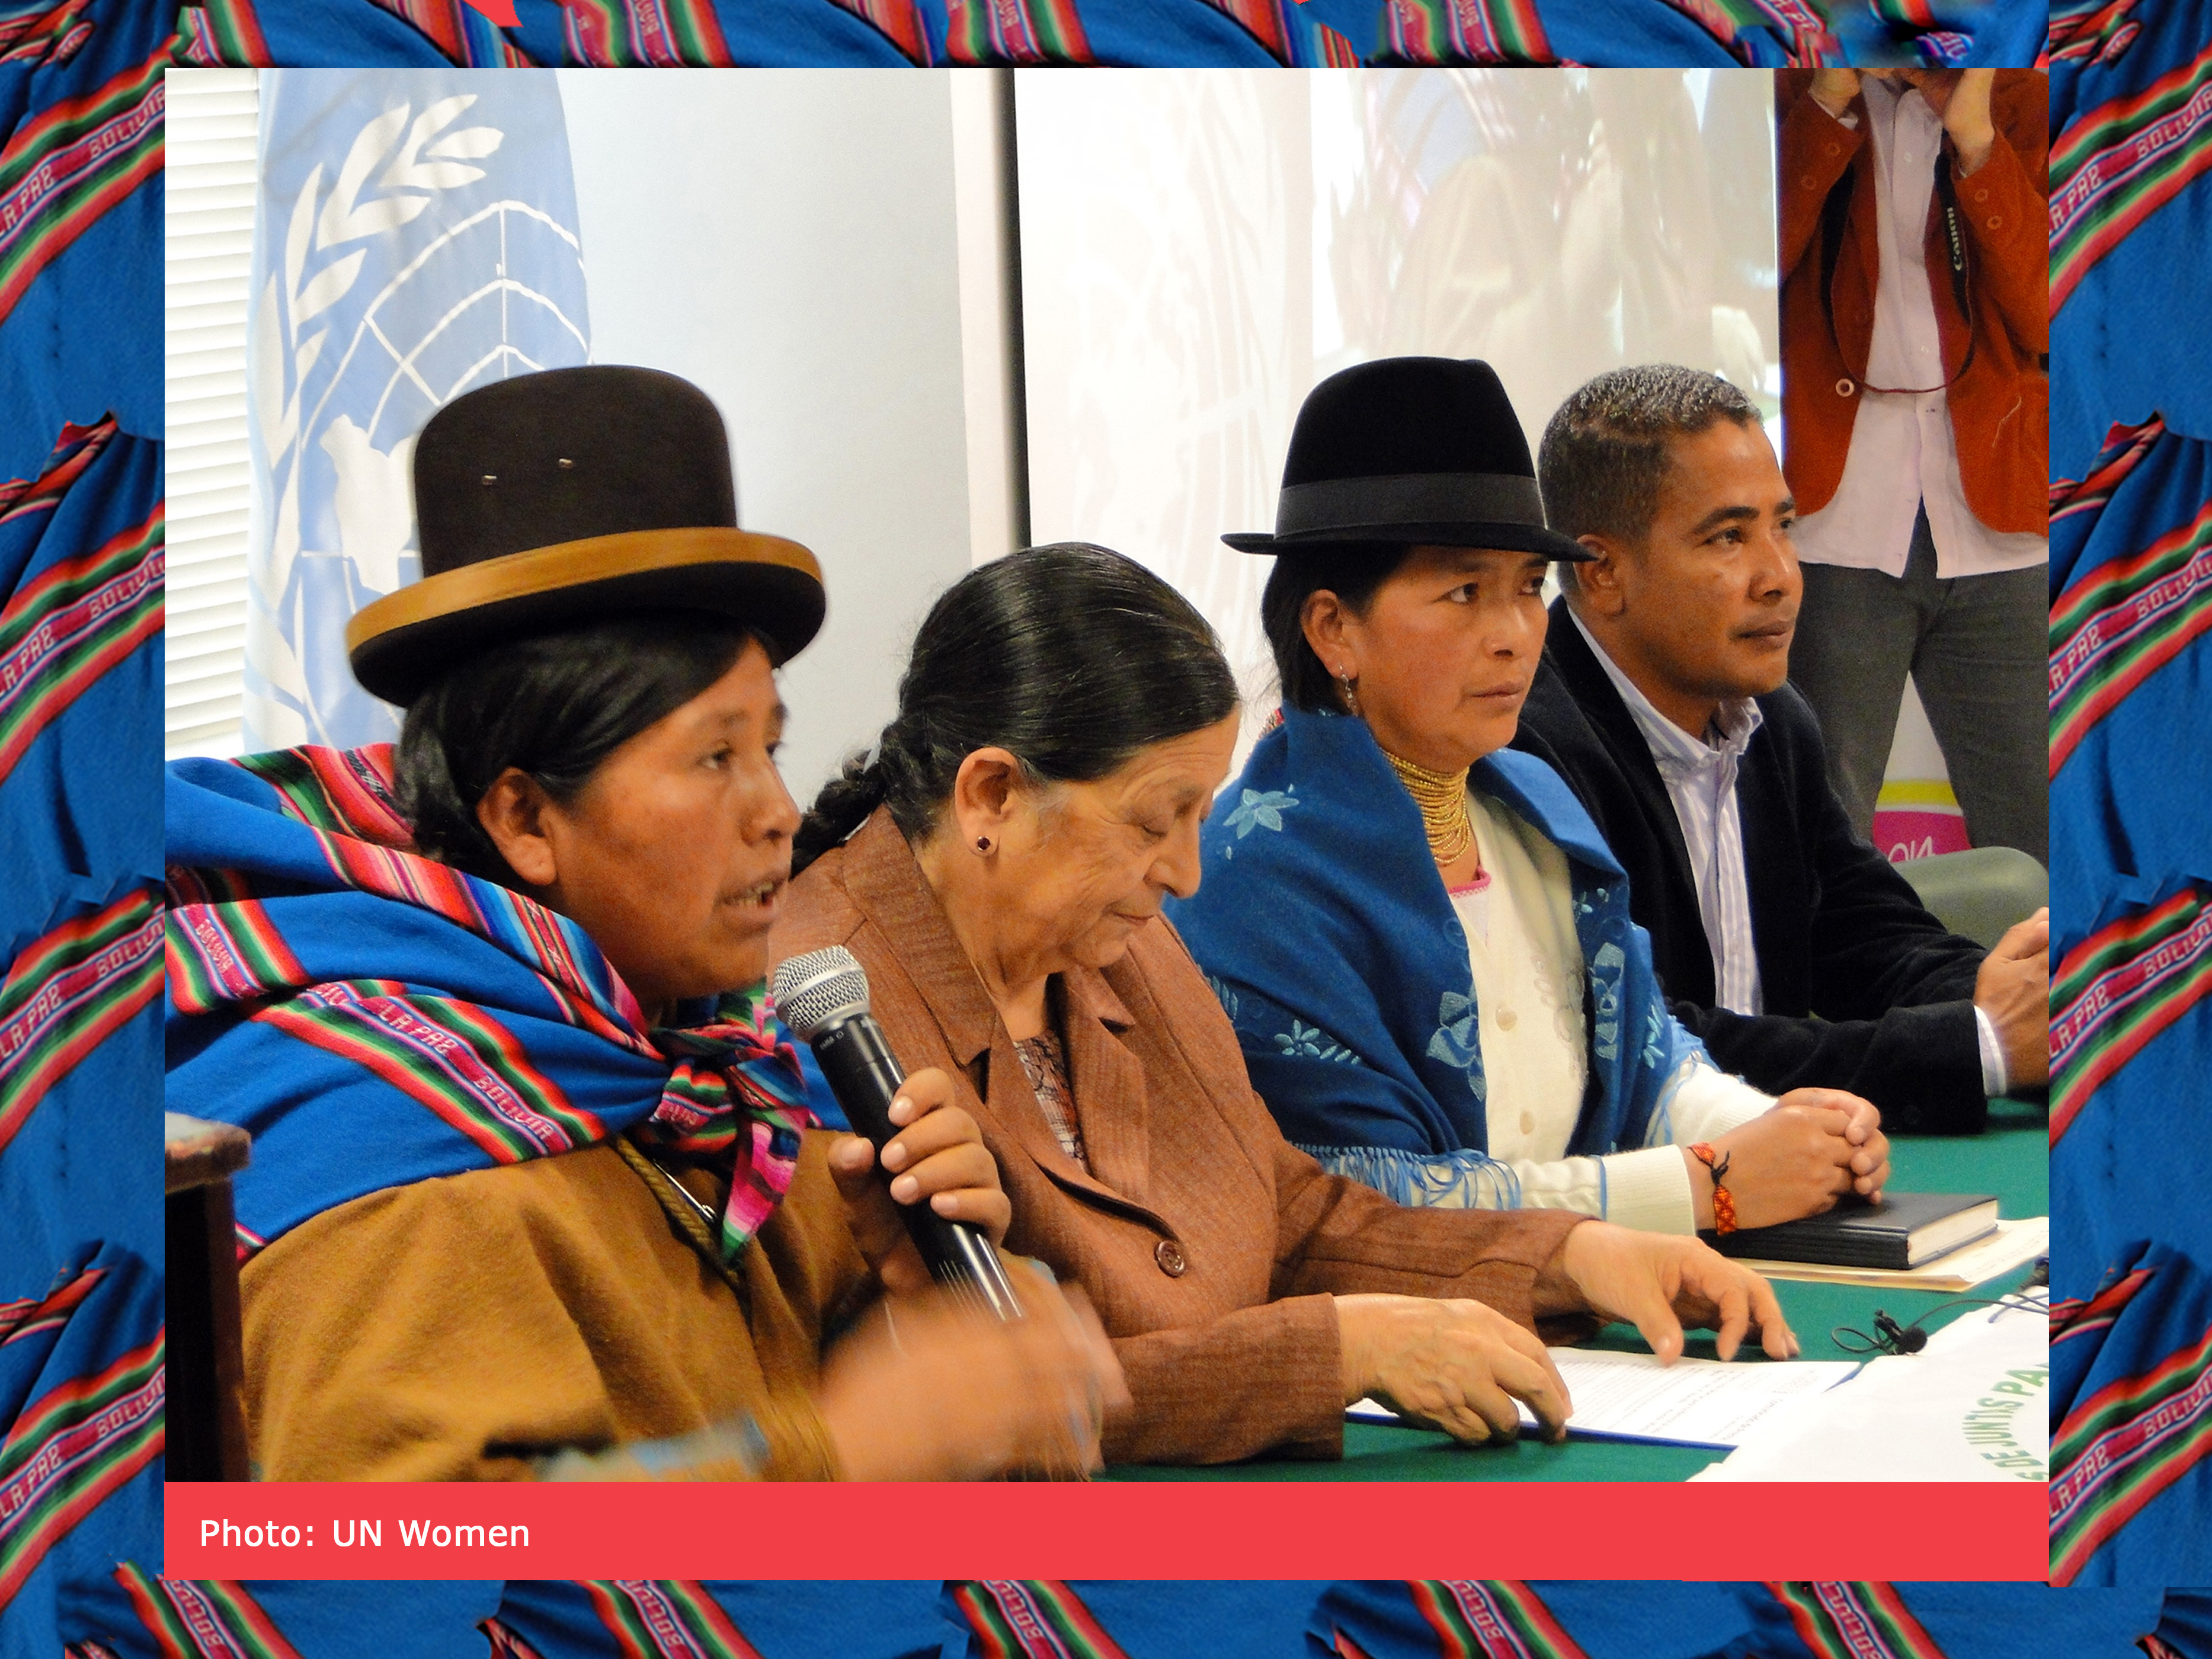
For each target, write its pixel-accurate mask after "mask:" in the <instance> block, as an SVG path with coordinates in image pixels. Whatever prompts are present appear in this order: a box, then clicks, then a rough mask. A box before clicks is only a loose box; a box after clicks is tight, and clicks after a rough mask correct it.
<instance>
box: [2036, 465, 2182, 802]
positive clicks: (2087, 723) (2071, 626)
mask: <svg viewBox="0 0 2212 1659" xmlns="http://www.w3.org/2000/svg"><path fill="white" fill-rule="evenodd" d="M2206 629H2212V501H2208V502H2207V503H2205V505H2204V506H2203V507H2200V508H2199V509H2198V510H2197V513H2195V514H2194V515H2193V516H2192V517H2191V518H2190V519H2189V520H2187V521H2186V522H2185V523H2183V524H2180V525H2178V526H2175V527H2174V528H2173V529H2172V530H2169V531H2167V532H2166V533H2165V534H2164V535H2162V536H2160V537H2159V538H2157V539H2156V540H2155V541H2154V542H2152V543H2151V544H2150V545H2149V546H2148V547H2146V548H2145V549H2143V550H2142V552H2140V553H2138V554H2136V555H2135V556H2133V557H2131V558H2125V559H2115V560H2112V562H2109V563H2106V564H2101V565H2099V566H2098V567H2096V568H2095V569H2094V571H2093V572H2092V573H2091V574H2090V575H2089V576H2088V577H2087V579H2086V580H2082V581H2080V582H2077V583H2075V585H2074V586H2071V587H2069V588H2068V589H2067V590H2066V591H2065V592H2063V593H2061V594H2060V595H2059V596H2058V598H2057V599H2056V600H2054V601H2053V602H2052V604H2051V776H2052V777H2054V778H2055V777H2057V775H2058V773H2059V770H2060V769H2061V768H2063V766H2064V765H2065V764H2066V763H2067V761H2068V760H2069V759H2070V758H2071V757H2072V756H2073V754H2074V751H2075V750H2076V749H2078V748H2079V747H2080V746H2081V740H2082V739H2083V738H2085V737H2087V735H2088V733H2089V730H2090V728H2091V727H2092V726H2095V725H2096V723H2097V722H2098V721H2099V720H2102V719H2104V717H2105V716H2106V714H2110V713H2111V712H2112V710H2113V709H2114V708H2118V706H2119V705H2120V703H2121V702H2124V700H2125V699H2126V698H2127V696H2128V695H2129V693H2130V692H2132V691H2133V690H2135V689H2136V687H2137V686H2139V685H2141V684H2142V683H2143V681H2145V680H2146V679H2148V678H2150V677H2151V675H2153V674H2154V673H2156V672H2157V671H2159V670H2160V668H2162V667H2164V666H2165V665H2166V664H2167V663H2169V662H2171V661H2172V660H2173V659H2174V658H2175V657H2177V656H2179V654H2180V653H2182V652H2183V651H2184V650H2185V649H2186V648H2187V647H2188V646H2189V643H2190V641H2192V640H2194V639H2196V638H2197V636H2198V635H2201V634H2203V632H2204V631H2205V630H2206Z"/></svg>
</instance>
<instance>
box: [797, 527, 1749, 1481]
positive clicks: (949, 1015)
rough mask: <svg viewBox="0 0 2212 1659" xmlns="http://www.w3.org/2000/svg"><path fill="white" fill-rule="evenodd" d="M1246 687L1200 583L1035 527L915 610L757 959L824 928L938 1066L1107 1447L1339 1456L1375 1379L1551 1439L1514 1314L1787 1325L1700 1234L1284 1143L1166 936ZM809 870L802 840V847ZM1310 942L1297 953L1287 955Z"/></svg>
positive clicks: (1114, 1455) (1143, 1455)
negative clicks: (883, 710)
mask: <svg viewBox="0 0 2212 1659" xmlns="http://www.w3.org/2000/svg"><path fill="white" fill-rule="evenodd" d="M1236 738H1237V686H1236V682H1235V680H1234V679H1233V678H1232V677H1231V674H1230V671H1229V667H1228V665H1227V664H1226V662H1225V661H1224V660H1223V659H1222V655H1221V651H1220V647H1219V646H1218V643H1217V642H1216V641H1215V640H1214V637H1213V635H1212V630H1211V629H1208V628H1207V627H1206V623H1205V621H1204V619H1203V618H1201V617H1200V616H1199V615H1198V613H1197V612H1196V611H1194V610H1193V609H1192V607H1191V606H1190V605H1189V603H1188V601H1187V600H1185V599H1183V598H1182V596H1181V595H1179V594H1177V593H1176V592H1175V591H1174V590H1173V589H1172V588H1170V586H1168V585H1167V584H1166V583H1164V582H1163V581H1161V580H1159V579H1158V577H1156V576H1154V575H1152V574H1150V573H1149V572H1147V571H1146V570H1145V569H1144V568H1142V567H1141V566H1139V565H1138V564H1137V563H1135V562H1133V561H1132V560H1129V559H1126V558H1123V557H1121V556H1120V555H1119V554H1115V553H1111V552H1109V551H1107V550H1105V549H1103V548H1097V547H1085V546H1078V545H1066V546H1055V547H1041V548H1033V549H1030V550H1028V551H1025V552H1021V553H1016V554H1012V555H1010V556H1007V557H1006V558H1004V559H1000V560H998V561H997V562H994V563H991V564H988V565H985V566H983V567H981V568H979V569H976V570H974V571H971V572H969V574H967V575H966V576H963V578H961V580H959V581H957V582H956V583H955V584H953V586H952V587H951V589H950V590H949V591H948V592H946V593H945V595H944V597H943V598H942V599H939V601H938V603H937V605H935V606H934V607H933V609H932V611H930V613H929V616H928V617H927V620H926V621H925V622H924V623H922V625H921V633H920V634H919V635H917V637H916V638H915V646H914V653H913V656H912V658H911V659H909V661H908V666H907V671H906V673H905V676H904V678H902V681H901V682H900V686H899V709H898V716H897V718H896V720H893V721H892V722H891V723H890V726H887V727H886V728H885V729H884V733H883V736H882V739H881V742H880V744H878V748H877V750H876V753H875V755H874V756H873V757H872V758H868V757H859V758H856V759H855V761H854V763H852V764H851V765H850V766H849V767H848V772H847V775H846V776H845V777H844V778H843V779H842V780H840V781H837V782H836V783H834V784H832V785H831V786H830V787H829V788H828V789H826V790H824V791H823V793H822V795H821V797H820V798H819V799H817V801H816V803H815V806H814V810H813V811H812V812H811V813H810V814H809V815H808V817H807V821H806V823H805V826H804V827H803V828H802V829H800V831H799V859H798V860H797V862H798V863H799V865H800V866H802V868H801V872H800V874H799V877H798V878H797V879H796V880H794V881H793V884H792V892H791V901H790V905H789V908H788V910H787V915H786V916H785V918H784V920H783V921H781V923H779V924H778V927H777V933H776V939H775V954H776V955H777V956H779V957H790V956H795V955H798V954H799V953H800V952H803V951H814V950H818V949H822V948H824V947H826V946H829V945H843V946H845V947H846V948H847V949H848V950H850V951H852V952H853V954H854V956H855V957H858V958H859V959H860V963H861V965H862V966H863V967H864V968H865V969H866V970H867V975H868V982H869V987H870V992H871V1000H872V1004H873V1006H874V1011H875V1013H876V1016H877V1018H878V1020H879V1021H880V1022H881V1024H882V1025H883V1028H884V1033H885V1035H886V1036H888V1037H889V1039H890V1044H891V1047H892V1048H893V1049H894V1050H895V1051H896V1053H897V1054H899V1055H900V1056H901V1057H902V1059H903V1060H905V1061H906V1063H907V1064H908V1065H910V1066H931V1067H933V1068H936V1069H938V1070H939V1071H940V1072H942V1073H945V1075H947V1076H948V1077H949V1078H950V1079H951V1084H952V1088H953V1091H954V1093H953V1099H954V1100H955V1101H956V1102H957V1103H958V1104H959V1105H960V1106H962V1107H964V1108H965V1109H966V1110H967V1111H968V1113H969V1115H971V1116H972V1117H973V1118H974V1119H975V1121H977V1122H978V1123H980V1124H981V1127H982V1132H983V1137H984V1141H985V1144H986V1145H987V1146H988V1147H989V1148H990V1150H991V1152H993V1153H994V1155H995V1156H996V1158H997V1159H998V1162H999V1167H1000V1178H1001V1179H1002V1180H1003V1181H1004V1182H1005V1183H1006V1190H1007V1193H1008V1194H1009V1196H1010V1197H1011V1198H1012V1203H1013V1220H1012V1226H1011V1228H1010V1230H1009V1231H1008V1233H1007V1243H1008V1244H1009V1246H1010V1247H1011V1248H1012V1249H1016V1250H1018V1251H1020V1252H1022V1253H1024V1254H1025V1255H1032V1256H1036V1257H1038V1258H1041V1259H1042V1261H1045V1262H1046V1263H1047V1264H1048V1265H1049V1266H1050V1267H1051V1268H1052V1269H1053V1271H1054V1273H1057V1274H1058V1275H1059V1277H1060V1279H1061V1280H1062V1281H1063V1282H1067V1281H1071V1280H1072V1281H1073V1282H1075V1283H1077V1284H1079V1285H1081V1286H1082V1287H1083V1289H1084V1290H1085V1291H1087V1292H1088V1293H1089V1296H1090V1298H1091V1303H1092V1304H1093V1305H1094V1306H1096V1307H1097V1310H1098V1312H1099V1315H1100V1317H1101V1318H1102V1319H1103V1322H1104V1324H1105V1327H1106V1329H1107V1332H1108V1334H1109V1335H1110V1336H1111V1337H1112V1339H1113V1341H1114V1346H1115V1352H1116V1353H1117V1354H1118V1355H1119V1357H1120V1359H1121V1366H1122V1370H1123V1371H1124V1373H1125V1374H1126V1376H1127V1380H1128V1387H1129V1395H1130V1401H1129V1404H1128V1405H1127V1407H1126V1408H1125V1409H1117V1410H1111V1411H1109V1413H1108V1414H1107V1419H1106V1436H1105V1447H1106V1455H1107V1457H1108V1459H1109V1462H1160V1463H1202V1462H1226V1461H1228V1460H1231V1459H1234V1458H1240V1457H1249V1456H1252V1455H1255V1454H1257V1453H1261V1452H1264V1451H1267V1450H1270V1449H1285V1450H1287V1451H1289V1452H1291V1453H1293V1454H1296V1455H1306V1456H1334V1455H1337V1454H1338V1452H1339V1451H1340V1449H1341V1447H1342V1443H1343V1423H1344V1408H1345V1407H1346V1405H1347V1404H1348V1403H1350V1402H1351V1401H1355V1400H1358V1399H1359V1398H1360V1397H1361V1396H1362V1395H1369V1394H1375V1395H1385V1396H1387V1397H1389V1399H1391V1400H1393V1401H1396V1402H1397V1404H1398V1405H1399V1406H1401V1407H1403V1408H1405V1409H1406V1410H1407V1411H1408V1412H1410V1413H1413V1414H1415V1415H1417V1416H1419V1417H1420V1418H1422V1419H1425V1420H1427V1421H1430V1422H1433V1423H1435V1424H1437V1425H1439V1426H1441V1427H1443V1428H1445V1429H1447V1430H1449V1431H1450V1432H1452V1433H1453V1434H1455V1435H1457V1436H1459V1437H1461V1438H1462V1439H1468V1440H1483V1439H1487V1438H1490V1437H1493V1436H1495V1437H1504V1438H1508V1439H1510V1438H1511V1437H1513V1436H1514V1434H1515V1433H1516V1422H1517V1419H1516V1409H1515V1405H1514V1401H1515V1400H1516V1398H1518V1399H1519V1400H1522V1401H1526V1402H1527V1403H1528V1406H1529V1407H1530V1409H1531V1410H1532V1411H1533V1412H1534V1413H1535V1415H1536V1417H1537V1419H1538V1420H1539V1421H1540V1422H1541V1424H1542V1425H1543V1426H1544V1429H1545V1431H1546V1432H1547V1434H1553V1435H1556V1434H1559V1433H1560V1432H1562V1428H1561V1425H1562V1424H1563V1422H1564V1420H1565V1416H1566V1413H1567V1411H1568V1409H1569V1401H1568V1399H1567V1394H1566V1389H1565V1386H1564V1385H1563V1384H1562V1383H1561V1382H1560V1380H1559V1374H1558V1372H1557V1370H1556V1369H1555V1368H1554V1367H1553V1364H1552V1361H1551V1358H1550V1357H1549V1355H1548V1354H1547V1352H1545V1348H1544V1345H1543V1343H1542V1342H1541V1340H1539V1338H1538V1336H1537V1334H1536V1331H1537V1327H1538V1322H1539V1321H1541V1320H1547V1319H1550V1320H1552V1321H1553V1326H1552V1329H1553V1334H1555V1335H1556V1334H1560V1333H1561V1332H1562V1331H1563V1330H1564V1329H1565V1328H1571V1327H1574V1326H1576V1325H1577V1324H1578V1325H1579V1328H1581V1329H1583V1330H1587V1328H1588V1317H1587V1316H1589V1315H1591V1314H1596V1315H1598V1316H1602V1317H1607V1318H1619V1319H1626V1320H1630V1321H1632V1322H1635V1323H1636V1324H1637V1325H1638V1326H1639V1327H1640V1328H1642V1329H1643V1331H1644V1334H1646V1335H1647V1336H1648V1337H1649V1338H1650V1340H1651V1341H1652V1343H1653V1345H1654V1346H1656V1347H1658V1348H1660V1349H1661V1350H1662V1352H1667V1351H1671V1350H1678V1349H1679V1347H1680V1343H1681V1340H1682V1336H1681V1328H1680V1321H1682V1320H1688V1321H1691V1322H1710V1323H1715V1324H1717V1325H1719V1326H1720V1327H1721V1330H1722V1338H1721V1340H1722V1346H1723V1348H1726V1349H1729V1350H1732V1349H1733V1347H1734V1345H1735V1342H1736V1341H1738V1340H1741V1338H1742V1337H1743V1336H1744V1335H1745V1334H1746V1332H1747V1330H1748V1329H1751V1328H1757V1329H1758V1330H1759V1332H1760V1333H1761V1334H1762V1335H1763V1337H1764V1340H1765V1345H1766V1347H1767V1349H1768V1351H1769V1352H1772V1353H1776V1354H1782V1353H1785V1352H1790V1348H1791V1346H1792V1339H1791V1337H1790V1331H1789V1328H1788V1326H1787V1325H1786V1324H1784V1322H1783V1319H1782V1316H1781V1314H1780V1311H1779V1310H1778V1308H1777V1307H1776V1305H1775V1302H1774V1297H1773V1293H1772V1292H1771V1291H1770V1290H1769V1289H1768V1287H1767V1286H1766V1285H1765V1282H1764V1281H1762V1280H1761V1279H1759V1278H1758V1277H1757V1276H1756V1275H1755V1274H1753V1273H1749V1272H1747V1271H1746V1270H1745V1269H1743V1268H1741V1267H1736V1266H1735V1264H1733V1263H1731V1262H1729V1261H1724V1260H1723V1259H1722V1258H1721V1257H1720V1256H1718V1255H1716V1254H1714V1253H1713V1252H1712V1251H1711V1250H1710V1249H1706V1248H1705V1246H1704V1245H1702V1244H1699V1243H1697V1242H1695V1241H1694V1240H1691V1239H1668V1238H1660V1237H1655V1236H1652V1235H1649V1234H1638V1233H1632V1232H1629V1231H1626V1230H1624V1229H1621V1228H1619V1227H1613V1226H1608V1225H1605V1224H1603V1223H1601V1222H1596V1221H1588V1220H1585V1218H1583V1217H1580V1216H1575V1215H1569V1214H1565V1213H1561V1212H1548V1213H1545V1212H1517V1213H1508V1214H1498V1213H1496V1212H1480V1211H1459V1212H1448V1211H1442V1210H1413V1209H1407V1208H1402V1207H1401V1206H1397V1205H1395V1204H1393V1203H1391V1202H1390V1201H1389V1200H1388V1199H1386V1198H1384V1197H1383V1195H1382V1194H1379V1193H1377V1192H1376V1191H1375V1190H1374V1189H1373V1188H1369V1187H1365V1186H1362V1185H1361V1184H1359V1183H1358V1182H1354V1181H1350V1180H1347V1179H1346V1178H1344V1177H1343V1176H1335V1175H1331V1174H1329V1173H1328V1172H1327V1171H1325V1170H1323V1169H1322V1167H1321V1166H1320V1165H1319V1164H1316V1162H1315V1161H1314V1160H1313V1159H1312V1158H1309V1157H1308V1156H1306V1155H1305V1154H1304V1153H1303V1152H1299V1151H1297V1149H1296V1148H1295V1147H1292V1146H1290V1145H1289V1144H1288V1143H1287V1142H1285V1140H1284V1139H1283V1137H1282V1134H1281V1133H1280V1132H1279V1130H1278V1129H1277V1128H1276V1127H1275V1124H1274V1121H1273V1119H1272V1118H1271V1117H1269V1115H1268V1114H1267V1105H1266V1103H1264V1102H1262V1101H1261V1099H1260V1097H1258V1096H1257V1095H1255V1093H1254V1092H1253V1091H1252V1085H1251V1082H1250V1079H1249V1078H1248V1076H1247V1075H1246V1072H1245V1066H1244V1060H1243V1055H1241V1054H1239V1053H1238V1052H1237V1033H1236V1032H1235V1031H1234V1030H1231V1027H1230V1024H1229V1021H1228V1019H1227V1018H1225V1016H1224V1015H1223V1013H1222V1011H1221V1008H1220V1006H1218V1004H1217V1003H1216V1002H1215V1001H1214V999H1213V995H1212V992H1211V991H1210V990H1209V989H1208V988H1207V987H1206V981H1205V979H1204V977H1203V976H1202V975H1200V972H1199V970H1198V968H1197V966H1196V965H1195V964H1194V963H1193V962H1192V961H1191V958H1190V955H1189V952H1188V951H1186V950H1185V949H1184V947H1183V944H1182V939H1179V938H1178V937H1177V935H1176V930H1175V928H1174V927H1171V926H1170V925H1169V923H1168V922H1167V921H1166V920H1165V919H1164V917H1163V916H1162V915H1161V908H1162V905H1163V903H1164V901H1166V900H1167V899H1168V898H1169V897H1170V896H1188V895H1189V894H1190V893H1191V892H1192V891H1193V890H1194V889H1196V887H1197V886H1198V836H1199V826H1200V823H1203V822H1204V820H1205V817H1206V807H1207V804H1208V803H1209V802H1210V801H1211V800H1212V799H1213V793H1214V791H1215V789H1216V788H1218V787H1219V785H1220V783H1221V781H1222V779H1223V778H1224V777H1225V775H1227V773H1228V770H1229V762H1230V757H1231V750H1232V749H1233V748H1234V746H1235V744H1236ZM810 859H811V860H812V861H811V862H808V860H810ZM1310 926H1311V924H1303V925H1302V927H1301V930H1300V931H1299V932H1298V933H1294V934H1293V935H1291V937H1290V938H1289V939H1287V941H1286V942H1287V943H1288V944H1290V945H1291V946H1292V947H1293V948H1295V947H1296V946H1297V945H1298V944H1299V943H1300V942H1301V941H1302V940H1303V939H1304V938H1305V937H1306V933H1305V929H1306V928H1308V927H1310Z"/></svg>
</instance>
